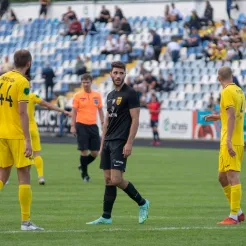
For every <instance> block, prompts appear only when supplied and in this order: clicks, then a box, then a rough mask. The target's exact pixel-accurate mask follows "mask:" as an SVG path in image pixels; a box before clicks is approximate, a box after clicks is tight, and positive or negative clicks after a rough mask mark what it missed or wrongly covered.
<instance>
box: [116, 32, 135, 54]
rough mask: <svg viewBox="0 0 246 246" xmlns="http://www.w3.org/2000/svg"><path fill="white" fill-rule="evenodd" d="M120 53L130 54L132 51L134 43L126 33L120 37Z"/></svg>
mask: <svg viewBox="0 0 246 246" xmlns="http://www.w3.org/2000/svg"><path fill="white" fill-rule="evenodd" d="M118 42H119V43H118V51H119V52H118V53H119V54H126V53H127V54H128V53H131V52H132V44H131V42H130V41H129V40H128V38H127V36H126V35H122V36H121V37H120V38H119V39H118Z"/></svg>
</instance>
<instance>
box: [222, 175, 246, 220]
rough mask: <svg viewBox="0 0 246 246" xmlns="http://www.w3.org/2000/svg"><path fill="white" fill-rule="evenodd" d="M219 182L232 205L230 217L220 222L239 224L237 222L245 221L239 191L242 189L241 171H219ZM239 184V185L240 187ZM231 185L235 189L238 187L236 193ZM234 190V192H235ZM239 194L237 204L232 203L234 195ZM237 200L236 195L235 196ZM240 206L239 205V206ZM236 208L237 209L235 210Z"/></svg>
mask: <svg viewBox="0 0 246 246" xmlns="http://www.w3.org/2000/svg"><path fill="white" fill-rule="evenodd" d="M218 178H219V182H220V184H221V186H222V188H223V189H224V193H225V196H226V197H227V199H228V202H229V204H230V207H231V214H230V216H229V217H228V218H226V219H225V220H223V221H222V222H219V223H218V224H237V222H242V221H244V219H245V218H244V214H243V212H242V210H241V208H240V200H241V198H240V191H239V194H237V193H238V191H237V190H238V189H237V188H239V189H240V187H241V185H240V172H235V171H228V172H219V177H218ZM238 186H239V187H238ZM231 187H233V189H235V187H236V194H235V191H232V190H231ZM233 192H234V193H233ZM235 195H236V196H237V195H239V200H238V199H236V200H238V201H239V202H238V201H237V202H236V204H232V196H235ZM233 199H234V200H235V197H234V198H233ZM235 205H236V206H235ZM238 206H239V207H238ZM234 209H236V210H237V211H233V210H234Z"/></svg>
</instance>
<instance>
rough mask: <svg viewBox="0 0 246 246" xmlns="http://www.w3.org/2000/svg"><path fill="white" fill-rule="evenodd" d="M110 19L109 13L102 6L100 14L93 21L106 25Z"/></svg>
mask: <svg viewBox="0 0 246 246" xmlns="http://www.w3.org/2000/svg"><path fill="white" fill-rule="evenodd" d="M109 19H110V12H109V10H107V9H106V8H105V6H104V5H103V6H102V10H101V12H100V15H99V17H98V18H97V19H96V20H95V21H96V22H104V23H107V22H108V20H109Z"/></svg>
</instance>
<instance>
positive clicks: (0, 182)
mask: <svg viewBox="0 0 246 246" xmlns="http://www.w3.org/2000/svg"><path fill="white" fill-rule="evenodd" d="M3 186H4V184H3V181H2V180H0V190H2V189H3Z"/></svg>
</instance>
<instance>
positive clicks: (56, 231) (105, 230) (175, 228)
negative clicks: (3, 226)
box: [0, 225, 244, 234]
mask: <svg viewBox="0 0 246 246" xmlns="http://www.w3.org/2000/svg"><path fill="white" fill-rule="evenodd" d="M90 227H91V228H92V227H94V226H93V225H90ZM99 227H100V225H99ZM232 229H235V230H236V229H244V228H240V227H238V226H231V227H224V226H221V227H220V226H217V227H215V226H211V227H209V226H195V227H153V228H141V229H135V228H134V229H132V230H131V229H125V228H108V229H103V230H96V231H91V230H60V231H59V230H47V231H30V232H34V233H38V232H40V233H90V232H92V233H93V232H102V231H104V232H117V231H127V232H130V231H134V232H136V231H179V230H181V231H184V230H186V231H191V230H232ZM27 232H28V231H0V234H15V233H27Z"/></svg>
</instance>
